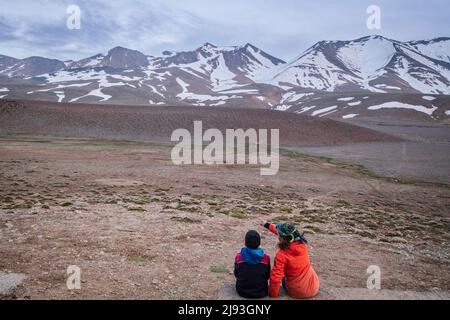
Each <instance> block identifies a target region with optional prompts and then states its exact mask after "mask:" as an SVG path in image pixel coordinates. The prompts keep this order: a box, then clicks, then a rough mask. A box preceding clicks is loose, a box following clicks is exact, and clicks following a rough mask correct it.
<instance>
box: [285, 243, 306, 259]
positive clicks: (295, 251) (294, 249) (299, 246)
mask: <svg viewBox="0 0 450 320" xmlns="http://www.w3.org/2000/svg"><path fill="white" fill-rule="evenodd" d="M305 247H306V245H305V244H303V243H301V242H300V241H295V242H292V243H291V244H289V247H288V249H287V251H289V253H291V254H292V255H294V256H300V255H302V254H304V253H305Z"/></svg>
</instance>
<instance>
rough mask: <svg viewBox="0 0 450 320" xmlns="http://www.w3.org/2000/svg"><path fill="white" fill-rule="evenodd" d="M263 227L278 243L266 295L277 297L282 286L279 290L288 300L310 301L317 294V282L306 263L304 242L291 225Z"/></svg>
mask: <svg viewBox="0 0 450 320" xmlns="http://www.w3.org/2000/svg"><path fill="white" fill-rule="evenodd" d="M263 226H264V227H265V228H267V229H269V231H271V232H273V233H274V234H276V235H277V236H278V238H279V240H280V242H279V244H278V246H279V247H280V250H279V251H278V252H277V254H276V256H275V262H274V265H273V268H272V271H271V273H270V285H269V295H270V296H271V297H278V295H279V290H280V284H281V283H282V282H283V287H284V286H285V289H286V291H287V293H288V295H289V296H290V297H292V298H296V299H305V298H311V297H314V296H315V295H316V294H317V293H318V292H319V286H320V280H319V277H318V276H317V274H316V272H315V271H314V269H313V268H312V266H311V263H310V261H309V254H308V246H307V245H306V244H307V241H306V239H305V238H303V236H302V235H301V234H300V232H299V231H298V230H297V229H296V228H295V226H294V225H293V224H291V223H284V224H270V223H266V224H264V225H263ZM284 280H285V281H284Z"/></svg>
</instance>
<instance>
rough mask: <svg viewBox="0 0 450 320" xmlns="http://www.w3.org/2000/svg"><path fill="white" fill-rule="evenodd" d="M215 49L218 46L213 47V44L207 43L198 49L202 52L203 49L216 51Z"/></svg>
mask: <svg viewBox="0 0 450 320" xmlns="http://www.w3.org/2000/svg"><path fill="white" fill-rule="evenodd" d="M214 48H217V46H215V45H213V44H212V43H210V42H205V43H204V44H203V45H202V46H201V47H199V48H198V49H199V50H201V49H214Z"/></svg>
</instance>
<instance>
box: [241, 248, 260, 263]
mask: <svg viewBox="0 0 450 320" xmlns="http://www.w3.org/2000/svg"><path fill="white" fill-rule="evenodd" d="M241 257H242V259H243V260H244V261H245V262H246V263H248V264H258V263H260V262H261V260H262V258H263V257H264V250H263V249H250V248H247V247H244V248H242V249H241Z"/></svg>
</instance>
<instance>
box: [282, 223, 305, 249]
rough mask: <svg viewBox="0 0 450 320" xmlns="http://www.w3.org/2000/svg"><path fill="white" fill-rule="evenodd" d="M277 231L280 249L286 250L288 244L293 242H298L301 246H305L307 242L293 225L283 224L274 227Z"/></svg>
mask: <svg viewBox="0 0 450 320" xmlns="http://www.w3.org/2000/svg"><path fill="white" fill-rule="evenodd" d="M276 228H277V231H278V240H279V241H280V242H279V243H278V246H279V247H280V249H286V248H287V247H288V246H289V244H290V243H292V242H294V241H300V242H301V243H303V244H306V243H307V241H306V239H305V238H303V236H302V235H301V234H300V232H299V231H298V230H297V229H296V228H295V225H293V224H292V223H283V224H277V225H276Z"/></svg>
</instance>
